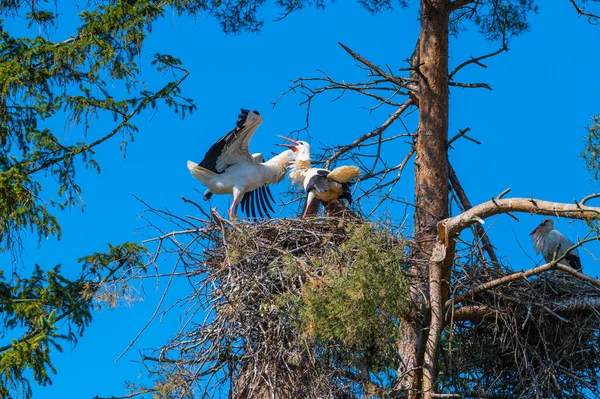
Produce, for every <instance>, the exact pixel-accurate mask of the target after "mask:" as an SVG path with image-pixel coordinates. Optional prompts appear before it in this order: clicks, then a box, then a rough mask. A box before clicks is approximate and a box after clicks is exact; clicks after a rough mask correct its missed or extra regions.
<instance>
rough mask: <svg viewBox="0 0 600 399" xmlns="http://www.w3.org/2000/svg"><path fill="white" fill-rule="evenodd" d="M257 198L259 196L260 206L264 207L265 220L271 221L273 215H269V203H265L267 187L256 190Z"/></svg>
mask: <svg viewBox="0 0 600 399" xmlns="http://www.w3.org/2000/svg"><path fill="white" fill-rule="evenodd" d="M256 191H257V192H258V193H257V196H258V203H259V205H260V207H262V210H263V212H264V214H265V218H266V219H271V215H270V214H269V210H268V209H267V205H266V204H267V203H268V201H265V186H262V187H259V188H258V190H256Z"/></svg>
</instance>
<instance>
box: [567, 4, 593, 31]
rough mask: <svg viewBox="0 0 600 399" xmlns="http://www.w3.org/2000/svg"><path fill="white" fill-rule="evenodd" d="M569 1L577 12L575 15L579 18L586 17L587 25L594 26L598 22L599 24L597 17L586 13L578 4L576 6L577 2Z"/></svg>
mask: <svg viewBox="0 0 600 399" xmlns="http://www.w3.org/2000/svg"><path fill="white" fill-rule="evenodd" d="M569 1H570V2H571V4H572V5H573V8H575V11H577V14H579V16H581V17H587V18H588V22H589V23H591V24H594V25H596V24H598V22H600V16H599V15H596V14H593V13H591V12H589V11H587V10H586V9H585V8H582V7H581V6H579V4H577V2H576V1H575V0H569Z"/></svg>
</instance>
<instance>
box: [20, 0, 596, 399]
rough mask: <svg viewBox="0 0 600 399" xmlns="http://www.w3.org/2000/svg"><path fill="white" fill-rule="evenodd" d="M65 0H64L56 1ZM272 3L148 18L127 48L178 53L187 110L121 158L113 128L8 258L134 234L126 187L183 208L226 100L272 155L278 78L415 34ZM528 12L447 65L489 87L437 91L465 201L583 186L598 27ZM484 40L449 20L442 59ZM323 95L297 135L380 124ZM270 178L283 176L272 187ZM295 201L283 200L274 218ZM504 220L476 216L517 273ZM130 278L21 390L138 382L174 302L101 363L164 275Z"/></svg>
mask: <svg viewBox="0 0 600 399" xmlns="http://www.w3.org/2000/svg"><path fill="white" fill-rule="evenodd" d="M540 3H541V2H540ZM64 4H70V3H61V4H60V6H61V7H63V6H65V5H64ZM65 7H66V6H65ZM61 12H62V10H61ZM74 12H75V11H74V10H73V9H71V10H70V11H67V9H66V8H65V12H63V14H64V18H65V20H64V22H63V23H62V24H61V25H60V27H59V30H58V31H57V32H55V33H54V34H55V35H56V36H57V38H63V39H64V38H67V37H69V36H70V35H72V34H73V30H72V29H73V26H74V23H75V22H74V21H73V20H70V19H69V18H72V15H74V14H73V13H74ZM277 12H278V11H277V10H275V9H271V8H269V7H266V8H265V9H264V10H263V11H262V12H261V15H262V16H263V18H264V19H265V20H266V22H265V26H264V29H263V31H262V32H261V33H260V34H257V35H255V34H241V35H238V36H227V35H225V34H223V33H222V32H221V31H220V27H219V25H218V23H217V22H216V21H214V20H213V19H212V18H210V17H206V18H204V17H198V18H196V19H191V18H187V17H179V16H176V15H170V16H168V17H167V18H165V19H164V20H162V21H160V23H158V24H157V25H156V26H155V28H154V31H153V34H152V35H151V36H150V38H149V39H148V41H147V43H146V46H145V47H144V50H143V53H142V54H141V55H140V57H141V59H142V60H147V59H148V58H149V56H150V55H151V54H153V53H156V52H163V53H164V52H167V53H170V54H172V55H174V56H176V57H179V58H181V60H182V61H183V64H184V66H185V67H186V68H187V69H189V71H190V73H191V75H190V77H189V78H188V79H187V81H186V82H185V83H184V85H183V94H184V95H186V96H188V97H191V98H193V99H194V101H195V104H196V105H197V106H198V110H197V111H196V112H195V113H194V114H193V115H191V116H189V117H187V118H186V119H184V120H181V119H179V118H178V116H176V115H174V114H173V113H171V112H170V111H169V110H168V109H167V108H165V107H161V108H160V109H159V110H158V112H156V113H155V114H153V113H151V112H149V113H147V114H144V115H143V116H142V117H140V118H138V120H137V123H138V126H139V128H140V132H139V133H138V134H137V136H136V139H135V142H134V143H132V144H131V145H130V146H129V147H128V151H127V157H126V158H123V157H122V155H121V154H120V153H119V151H118V146H119V142H120V140H119V139H118V138H116V139H114V140H113V141H111V142H108V143H106V144H105V145H104V147H102V148H101V149H99V150H98V157H97V158H98V161H99V162H100V165H101V167H102V173H101V174H100V175H96V174H94V173H91V172H87V173H86V172H83V171H82V172H81V173H79V178H80V180H79V181H80V184H81V186H82V188H83V198H82V199H83V201H84V202H85V204H86V207H85V212H83V213H81V212H80V210H79V209H72V210H69V211H66V212H63V213H61V214H60V215H59V216H60V222H61V224H62V227H63V237H62V239H61V240H60V241H56V240H55V239H53V238H51V239H49V240H46V241H44V242H42V245H41V247H40V248H37V246H36V245H35V242H32V245H30V246H28V248H27V252H26V254H25V255H24V257H23V263H24V264H25V265H31V264H33V263H36V262H37V263H40V264H42V265H44V266H48V267H50V266H53V265H55V264H58V263H61V264H62V265H63V268H64V270H65V271H67V273H70V274H72V275H73V276H74V275H76V274H77V272H78V271H79V266H78V265H77V264H76V262H75V259H76V258H78V257H80V256H83V255H86V254H89V253H91V252H95V251H102V250H105V249H106V244H107V243H108V242H111V243H119V242H122V241H126V240H133V241H140V240H142V239H144V238H145V233H144V231H143V230H142V231H140V228H142V227H143V226H144V225H145V222H144V221H143V220H142V218H141V217H140V213H141V212H142V211H143V209H144V207H143V205H142V204H141V203H139V202H138V201H137V200H135V199H134V198H133V196H132V195H136V196H137V197H139V198H141V199H143V200H145V201H147V202H148V203H150V204H151V205H153V206H155V207H157V208H169V209H170V210H171V211H173V212H175V213H180V214H190V213H192V212H193V209H191V208H190V207H189V206H185V205H183V204H182V202H181V200H180V197H181V196H182V195H184V196H186V197H188V198H195V199H197V200H198V201H200V195H199V193H198V192H197V191H196V190H197V189H200V190H201V191H203V188H202V187H201V186H200V184H199V183H198V182H197V181H196V180H194V179H193V178H192V177H191V176H190V174H189V172H188V171H187V169H186V166H185V164H186V161H187V160H188V159H190V160H194V161H196V162H197V161H198V160H200V159H201V158H202V156H203V155H204V152H205V151H206V149H208V147H209V146H210V145H211V144H212V143H213V142H214V141H215V140H216V139H218V138H219V137H220V136H221V135H222V134H224V133H225V132H227V131H229V130H230V129H231V128H232V127H233V126H234V123H235V120H236V118H237V114H238V111H239V109H240V108H242V107H243V108H250V109H257V110H259V111H260V112H261V114H262V115H263V118H264V122H263V125H262V126H261V127H260V128H259V130H258V131H257V133H256V135H255V137H254V139H253V140H252V142H251V147H252V148H251V150H252V151H254V152H257V151H258V152H263V153H265V154H269V153H271V152H273V151H278V147H275V146H274V145H273V144H274V143H277V142H280V141H279V139H277V138H276V136H275V134H283V135H286V134H289V133H290V132H291V131H294V130H296V129H299V128H301V127H303V124H304V118H305V110H304V108H302V107H299V106H298V104H299V103H300V102H301V101H302V100H303V99H304V98H303V97H302V96H300V95H295V96H294V95H292V96H287V97H285V98H284V99H283V100H282V101H281V102H280V103H279V104H278V105H277V106H276V107H275V108H273V107H272V102H274V101H275V100H276V99H277V98H279V96H280V94H281V93H282V92H283V91H285V90H286V89H287V88H288V86H289V84H290V83H289V81H290V80H291V79H294V78H297V77H301V76H306V77H307V76H317V75H318V74H319V72H318V71H317V70H323V71H326V72H327V73H328V74H330V75H331V76H333V77H335V78H337V79H339V80H345V81H348V82H350V81H354V80H363V79H364V77H363V74H362V71H361V70H360V69H358V68H357V67H356V62H355V61H354V60H353V59H352V58H351V57H350V56H348V55H347V54H346V52H345V51H343V49H342V48H341V47H340V46H338V44H337V42H338V41H341V42H343V43H344V44H346V45H348V46H349V47H350V48H352V49H354V50H355V51H357V52H359V53H360V54H361V55H362V56H364V57H365V58H367V59H369V60H371V61H372V62H374V63H376V64H380V65H385V64H387V65H389V66H390V67H391V68H392V69H393V70H396V69H397V68H401V67H406V64H405V63H404V62H403V60H404V59H406V58H407V57H409V56H410V54H411V52H412V49H413V48H414V44H415V42H416V37H417V33H418V23H417V11H416V10H415V9H414V8H411V9H398V10H395V11H391V12H387V13H384V14H381V15H376V16H370V15H369V14H368V13H367V12H366V11H364V10H363V9H361V8H360V7H359V6H358V5H356V4H354V3H353V2H344V4H342V2H338V3H337V4H333V5H331V6H329V7H328V8H327V10H326V11H318V10H314V9H307V10H303V11H301V12H297V13H293V14H291V15H290V16H288V17H287V18H286V19H284V20H283V21H281V22H277V23H274V22H271V21H272V20H273V19H274V18H276V17H277ZM530 21H531V29H530V31H529V32H526V33H524V34H522V35H521V36H519V37H517V38H513V39H512V41H511V43H510V51H509V52H508V53H504V54H501V55H499V56H497V57H495V58H493V59H490V60H487V61H486V62H485V64H486V65H487V66H488V68H487V69H483V68H479V67H477V66H472V67H469V68H468V69H464V70H463V71H462V72H460V73H459V74H458V75H457V79H458V80H461V81H464V82H487V83H489V84H490V85H491V86H492V87H493V91H487V90H483V89H479V90H466V89H457V88H454V89H452V91H451V108H450V112H451V113H450V115H451V117H450V135H451V136H452V135H453V134H454V133H455V132H457V131H458V129H460V128H466V127H470V128H471V132H470V136H471V137H474V138H476V139H477V140H479V141H481V142H482V144H481V145H479V146H478V145H475V144H474V143H472V142H469V141H466V140H462V141H459V142H457V143H456V145H455V146H454V148H455V149H454V150H453V151H452V152H451V154H450V158H451V162H452V164H453V166H454V168H455V169H456V171H457V173H458V175H459V177H460V179H461V181H462V183H463V186H464V187H465V189H466V191H467V194H468V195H469V197H470V199H471V202H472V203H474V204H476V203H479V202H483V201H487V200H489V199H490V198H491V197H492V196H495V195H497V194H498V193H500V192H501V191H503V190H504V189H506V188H508V187H511V188H512V192H511V193H510V194H509V195H513V196H519V197H529V196H533V197H535V198H543V199H547V200H553V201H564V202H572V201H573V200H574V199H581V198H582V197H584V196H586V195H587V194H589V193H591V192H595V191H598V187H597V184H596V183H593V182H591V177H590V175H589V174H588V173H587V172H586V171H585V169H584V164H583V161H582V160H581V159H580V153H581V151H582V148H583V138H584V137H585V134H586V131H585V126H587V125H588V124H589V123H590V118H591V117H592V116H593V115H595V114H598V113H600V101H599V99H598V93H600V75H598V64H599V59H600V58H599V57H600V56H599V55H598V54H599V53H600V52H599V51H598V48H597V46H598V44H597V43H600V41H599V39H600V30H599V28H598V27H594V26H590V25H589V24H588V23H587V22H586V21H585V20H584V19H581V18H577V15H576V13H575V11H574V10H573V9H572V8H571V6H570V4H569V2H568V1H566V0H563V1H552V2H543V4H540V12H539V14H538V15H531V16H530ZM497 48H498V44H497V43H490V42H486V41H484V40H483V39H481V38H479V37H478V35H477V34H476V32H475V31H474V30H470V31H467V32H462V33H461V34H460V36H459V38H458V39H457V38H453V39H452V41H451V45H450V52H451V59H450V65H451V68H453V67H454V66H456V65H458V64H460V63H461V62H463V61H464V60H466V59H468V57H470V56H478V55H481V54H484V53H488V52H491V51H493V50H495V49H497ZM146 72H147V75H144V76H142V80H143V79H155V78H156V74H154V73H152V71H151V70H150V69H149V68H148V69H147V71H145V73H146ZM151 83H152V82H151V81H149V84H151ZM331 99H332V96H329V97H327V96H324V97H323V98H321V99H317V100H316V101H315V102H314V103H313V108H312V112H311V121H310V128H309V133H310V137H308V136H307V135H305V133H302V134H301V136H300V137H301V138H303V139H309V141H311V144H312V145H313V148H315V147H319V146H320V143H324V144H328V145H333V144H344V143H348V142H350V141H352V140H354V138H356V137H358V136H360V135H362V134H364V133H366V132H368V131H370V130H372V129H373V128H374V127H376V126H378V125H379V124H381V123H382V122H383V121H384V120H385V118H386V115H387V114H388V113H389V112H392V110H391V109H382V110H379V111H377V112H373V113H369V112H368V111H367V110H365V109H364V108H363V107H365V106H366V105H369V103H368V102H366V101H365V100H364V99H361V98H359V97H358V96H356V95H352V94H350V95H346V96H344V97H343V98H342V99H341V100H339V101H336V102H331V101H330V100H331ZM414 122H415V120H414V117H413V118H408V119H407V124H408V125H409V127H410V128H412V129H415V128H416V125H415V123H414ZM108 126H109V125H106V124H105V123H104V122H103V121H100V122H99V123H98V124H96V125H95V126H93V130H95V131H96V134H101V133H102V132H104V130H103V129H108V128H109V127H108ZM63 129H64V134H65V137H67V136H68V137H75V138H76V135H77V129H76V128H75V129H72V128H69V127H67V126H65V127H63ZM402 131H403V130H402V127H401V126H400V125H398V126H396V125H394V126H393V127H392V128H390V130H389V131H388V134H392V133H396V134H397V133H401V132H402ZM92 134H94V131H92ZM407 150H408V145H404V146H402V145H399V146H398V148H395V149H394V151H393V153H392V152H390V154H389V157H390V162H394V160H399V159H401V158H402V157H403V156H404V154H405V152H406V151H407ZM412 185H413V183H412V171H411V170H409V169H407V170H406V172H405V175H404V178H403V180H402V181H401V183H400V184H399V186H398V188H397V191H396V194H397V195H398V196H399V197H401V198H405V199H407V200H408V201H411V200H412V198H413V194H412ZM285 189H287V182H283V183H281V185H280V187H278V188H277V190H275V191H276V192H280V191H283V190H285ZM47 195H48V196H50V192H48V193H47ZM228 204H229V198H228V197H221V198H219V197H215V199H214V200H213V201H212V203H211V205H212V206H213V207H214V206H217V207H218V208H219V210H220V212H221V213H222V214H225V213H226V209H227V206H228ZM294 211H295V208H292V209H286V210H285V211H284V214H286V215H291V214H293V212H294ZM380 211H381V212H389V213H390V215H391V216H392V217H393V218H399V217H401V216H402V215H403V213H404V207H399V206H389V207H383V208H381V209H380ZM517 216H518V217H519V219H520V222H519V223H517V222H516V221H514V220H513V219H511V218H509V217H507V216H499V217H494V218H490V220H488V221H487V223H486V227H490V226H491V227H490V231H489V234H490V236H491V238H492V241H493V243H494V245H495V246H496V247H498V250H497V253H498V254H499V255H501V256H503V257H504V258H505V260H506V261H507V262H509V263H510V264H511V265H512V266H513V267H514V268H515V269H526V268H530V267H532V266H533V265H534V263H533V262H532V261H531V260H530V259H529V258H528V256H527V255H529V256H532V257H533V258H534V259H536V261H537V260H539V259H538V257H536V256H535V255H534V253H533V250H532V249H531V245H530V242H529V237H528V233H529V232H530V231H531V230H532V229H533V228H534V227H535V226H537V224H538V223H539V222H540V221H541V219H542V218H541V217H536V216H530V215H525V214H522V215H517ZM557 228H559V229H561V230H562V231H563V233H565V234H566V235H568V236H570V237H571V238H573V239H574V238H575V237H577V236H582V235H584V234H585V232H586V230H585V226H584V225H583V224H582V223H580V222H575V223H569V221H567V220H561V221H559V222H558V224H557ZM516 238H518V240H519V242H520V244H521V245H522V246H523V248H524V249H525V250H526V251H527V254H526V253H524V252H523V250H521V249H520V247H519V245H518V243H517V240H516ZM586 248H587V249H588V250H590V251H591V252H593V253H598V249H599V248H598V245H597V244H596V243H590V244H588V245H586ZM582 263H583V266H584V270H585V271H586V272H588V273H589V274H591V275H593V276H596V275H597V274H599V271H600V270H599V268H598V264H597V263H596V262H595V261H594V259H593V258H592V256H591V255H589V254H588V253H586V252H585V251H583V253H582ZM24 267H27V266H24ZM159 267H160V268H161V269H160V272H162V273H164V272H168V271H169V270H171V268H172V264H170V263H169V262H164V263H162V264H161V265H160V266H159ZM136 289H139V292H140V293H141V294H142V298H141V299H142V300H141V301H140V302H137V303H134V304H132V305H131V306H129V307H121V308H118V309H115V310H111V309H103V310H101V311H100V312H99V313H97V314H95V316H94V321H93V322H92V325H91V326H90V327H89V328H88V330H87V332H86V334H85V335H84V337H83V338H82V339H81V340H80V342H79V344H78V345H77V346H76V347H75V348H65V351H64V353H62V354H55V355H54V357H53V359H54V364H55V366H56V367H57V369H58V374H57V375H56V376H54V377H53V381H54V384H53V385H52V386H48V387H34V397H36V398H64V399H71V398H73V399H74V398H78V399H81V398H92V397H94V396H95V395H99V396H102V397H110V396H112V395H122V394H124V393H125V391H124V382H125V381H133V382H135V381H138V378H139V374H138V373H139V371H140V370H142V367H141V366H140V364H139V363H137V361H138V360H139V351H140V350H142V349H145V348H149V347H156V346H159V345H161V344H162V343H164V342H165V341H166V340H167V339H168V338H169V337H170V336H171V335H172V334H173V333H175V331H176V328H177V326H178V323H179V320H178V317H177V316H178V315H177V314H176V313H177V312H173V313H172V314H170V315H166V316H165V317H163V318H161V319H157V320H155V322H154V323H153V324H152V326H151V327H150V329H149V330H148V331H147V332H146V333H145V334H143V335H142V337H141V338H140V339H139V340H138V342H137V343H136V345H135V346H134V347H133V348H132V349H131V350H129V352H128V353H127V354H126V355H125V356H124V357H123V358H122V359H121V360H119V361H118V362H115V359H116V358H117V357H118V356H119V355H120V354H121V352H122V351H123V350H124V349H125V348H126V347H127V345H128V344H129V342H130V341H131V340H132V339H133V337H135V336H136V334H137V333H138V331H139V330H140V329H141V328H142V327H143V326H144V324H145V323H146V321H147V320H148V318H149V317H150V315H151V314H152V313H153V312H154V310H155V308H156V306H157V303H158V299H159V297H160V295H161V294H162V292H163V289H164V283H159V284H156V283H155V281H153V280H146V281H145V282H144V285H143V286H137V287H136ZM186 289H187V287H186V286H184V285H181V286H179V285H177V286H175V287H174V288H173V289H172V290H171V292H170V294H169V296H168V297H167V302H168V303H172V302H173V301H174V300H175V299H177V298H178V297H179V296H180V295H181V293H182V292H185V290H186Z"/></svg>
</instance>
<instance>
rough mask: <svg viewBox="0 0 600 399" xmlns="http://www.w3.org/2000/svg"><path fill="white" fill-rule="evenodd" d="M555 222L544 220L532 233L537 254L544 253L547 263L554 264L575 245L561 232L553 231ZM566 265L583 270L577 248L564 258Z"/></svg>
mask: <svg viewBox="0 0 600 399" xmlns="http://www.w3.org/2000/svg"><path fill="white" fill-rule="evenodd" d="M553 228H554V222H553V221H552V219H544V220H543V221H542V223H540V225H539V226H538V227H536V228H535V230H533V231H532V232H531V234H530V235H531V239H532V240H533V248H534V249H535V253H536V254H539V253H540V252H541V253H542V256H543V257H544V260H546V262H552V261H553V260H555V259H558V258H560V257H561V256H563V255H564V254H565V252H567V251H568V250H569V248H571V247H573V246H574V245H575V244H573V242H572V241H571V240H569V239H568V238H567V237H565V236H564V235H563V234H562V233H561V232H560V231H558V230H553ZM564 263H567V264H568V265H569V266H571V267H572V268H573V269H576V270H581V260H580V259H579V251H578V250H577V248H574V249H572V250H571V251H569V253H567V254H566V255H565V257H564Z"/></svg>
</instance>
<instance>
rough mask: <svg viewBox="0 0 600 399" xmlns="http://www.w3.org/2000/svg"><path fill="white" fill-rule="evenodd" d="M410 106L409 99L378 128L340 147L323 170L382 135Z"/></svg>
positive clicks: (410, 101) (411, 103)
mask: <svg viewBox="0 0 600 399" xmlns="http://www.w3.org/2000/svg"><path fill="white" fill-rule="evenodd" d="M411 105H413V102H412V100H411V99H408V100H406V102H405V103H404V104H402V106H401V107H399V108H398V109H397V110H396V111H395V112H394V113H393V114H392V115H390V117H389V118H388V119H387V120H386V121H385V122H384V123H383V124H382V125H381V126H379V127H378V128H376V129H375V130H373V131H371V132H369V133H367V134H364V135H362V136H360V137H359V138H358V139H356V140H354V141H353V142H352V143H350V144H348V145H345V146H342V147H340V148H339V149H338V150H337V151H336V152H335V153H334V154H333V155H332V156H331V157H329V158H328V159H327V161H326V162H325V168H326V169H329V166H330V165H331V162H332V161H334V160H336V159H337V158H339V157H340V156H341V155H343V154H345V153H346V152H348V151H351V150H352V149H354V148H356V147H357V146H358V145H359V144H360V143H362V142H364V141H365V140H368V139H370V138H372V137H375V136H377V135H380V134H381V133H383V132H384V131H385V130H386V129H387V128H388V127H390V126H391V125H392V123H394V121H395V120H396V119H398V118H399V117H400V116H401V115H402V113H404V111H406V110H407V109H408V108H409V107H410V106H411Z"/></svg>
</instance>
